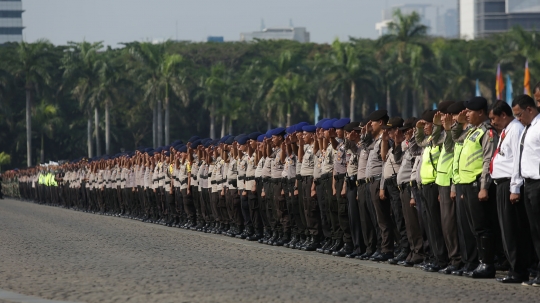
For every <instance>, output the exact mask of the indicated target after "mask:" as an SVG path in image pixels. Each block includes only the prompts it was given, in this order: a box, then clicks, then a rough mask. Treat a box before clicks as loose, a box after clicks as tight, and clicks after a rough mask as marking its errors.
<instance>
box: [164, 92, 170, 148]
mask: <svg viewBox="0 0 540 303" xmlns="http://www.w3.org/2000/svg"><path fill="white" fill-rule="evenodd" d="M170 114H171V113H170V106H169V98H165V145H169V143H170V142H171V131H170V126H171V125H170Z"/></svg>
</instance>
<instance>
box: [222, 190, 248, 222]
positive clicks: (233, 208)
mask: <svg viewBox="0 0 540 303" xmlns="http://www.w3.org/2000/svg"><path fill="white" fill-rule="evenodd" d="M234 185H236V180H235V184H234ZM225 195H226V196H225V198H226V200H227V213H228V214H229V218H230V223H231V224H234V225H235V226H237V227H241V226H243V225H244V220H243V217H242V210H241V208H240V195H239V193H238V189H236V188H228V189H226V194H225Z"/></svg>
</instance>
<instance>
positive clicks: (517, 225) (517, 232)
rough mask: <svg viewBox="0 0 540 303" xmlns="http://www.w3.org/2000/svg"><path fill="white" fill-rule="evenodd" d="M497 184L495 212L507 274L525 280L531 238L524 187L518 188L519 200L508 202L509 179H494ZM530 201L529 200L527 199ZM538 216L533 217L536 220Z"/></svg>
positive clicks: (530, 249)
mask: <svg viewBox="0 0 540 303" xmlns="http://www.w3.org/2000/svg"><path fill="white" fill-rule="evenodd" d="M495 182H496V184H497V213H498V215H499V225H500V227H501V236H502V244H503V248H504V253H505V255H506V259H507V260H508V263H510V272H509V274H512V275H516V276H522V277H524V278H525V280H527V278H528V275H529V272H528V271H527V268H528V267H529V265H530V264H531V263H530V262H531V252H532V251H533V250H532V249H533V247H532V243H533V242H532V238H531V233H530V225H529V218H527V211H526V209H525V207H526V206H525V203H524V200H525V199H524V188H523V186H522V187H521V189H520V191H519V192H520V193H521V195H520V200H519V202H517V203H514V204H512V203H511V202H510V179H506V180H501V181H495ZM529 202H530V201H529ZM539 218H540V217H535V219H536V220H538V219H539Z"/></svg>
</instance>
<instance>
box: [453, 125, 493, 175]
mask: <svg viewBox="0 0 540 303" xmlns="http://www.w3.org/2000/svg"><path fill="white" fill-rule="evenodd" d="M485 133H486V129H485V128H484V127H480V128H476V129H472V130H470V131H469V133H468V134H467V137H466V138H465V141H463V149H462V150H461V155H460V156H459V164H458V165H459V178H460V183H462V184H469V183H473V182H474V181H476V179H477V178H478V176H479V175H480V174H482V169H483V164H484V157H483V156H484V155H483V148H482V144H481V143H480V142H481V140H482V137H483V136H484V134H485Z"/></svg>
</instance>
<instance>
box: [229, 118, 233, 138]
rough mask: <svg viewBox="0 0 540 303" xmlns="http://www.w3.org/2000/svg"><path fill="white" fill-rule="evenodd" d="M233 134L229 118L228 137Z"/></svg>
mask: <svg viewBox="0 0 540 303" xmlns="http://www.w3.org/2000/svg"><path fill="white" fill-rule="evenodd" d="M232 134H233V128H232V119H231V118H229V135H232Z"/></svg>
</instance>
